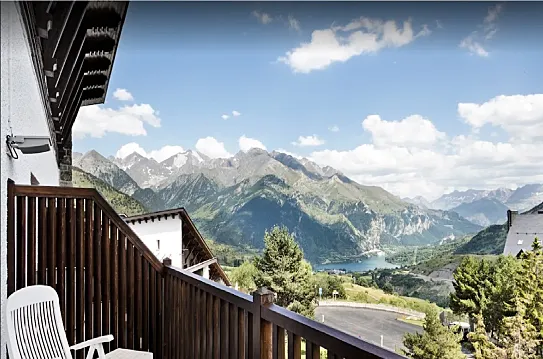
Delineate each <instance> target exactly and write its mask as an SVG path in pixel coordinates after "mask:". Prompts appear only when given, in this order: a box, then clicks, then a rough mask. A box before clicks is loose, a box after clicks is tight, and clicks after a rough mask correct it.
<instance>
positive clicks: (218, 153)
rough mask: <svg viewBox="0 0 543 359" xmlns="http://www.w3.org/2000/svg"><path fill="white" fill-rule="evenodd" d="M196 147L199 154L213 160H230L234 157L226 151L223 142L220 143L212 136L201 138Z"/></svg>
mask: <svg viewBox="0 0 543 359" xmlns="http://www.w3.org/2000/svg"><path fill="white" fill-rule="evenodd" d="M194 147H195V148H196V150H197V151H198V152H200V153H202V154H204V155H206V156H208V157H211V158H229V157H232V156H233V155H232V154H231V153H230V152H228V151H227V150H226V148H225V147H224V143H223V142H219V141H217V140H216V139H215V138H214V137H211V136H208V137H205V138H200V139H199V140H198V141H197V142H196V145H195V146H194Z"/></svg>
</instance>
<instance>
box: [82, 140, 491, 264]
mask: <svg viewBox="0 0 543 359" xmlns="http://www.w3.org/2000/svg"><path fill="white" fill-rule="evenodd" d="M138 156H139V155H130V156H128V157H126V158H124V159H122V160H119V159H114V160H108V159H105V158H104V157H103V156H99V158H97V162H98V163H92V161H90V160H86V161H79V162H78V163H79V165H80V166H81V167H82V168H83V169H84V170H85V171H87V172H90V173H92V174H93V175H95V176H96V177H98V178H100V179H102V180H104V181H105V182H106V183H108V184H111V185H112V186H114V187H116V188H118V189H119V190H121V191H123V192H125V193H128V194H130V195H132V196H133V197H134V198H135V199H137V200H138V201H140V202H141V203H143V204H144V205H145V206H146V207H147V208H149V209H151V210H163V209H168V208H175V207H185V208H187V210H188V211H189V212H190V213H191V216H192V218H193V219H194V220H195V221H196V222H197V224H198V228H199V229H200V231H202V232H203V233H204V234H205V235H207V236H210V237H212V238H213V239H215V240H217V241H219V242H221V243H227V244H230V245H234V246H250V247H254V248H262V247H263V245H264V243H263V236H264V232H265V230H267V229H269V228H270V227H271V226H273V225H276V224H280V225H285V226H287V227H288V229H289V230H290V231H291V232H292V233H294V235H295V237H296V239H297V241H298V242H299V243H300V245H301V246H302V248H303V250H304V252H305V255H306V256H307V257H308V258H309V259H310V260H312V261H314V262H320V261H323V260H325V259H328V260H348V259H354V258H357V257H360V256H361V255H362V253H364V252H366V251H369V250H373V249H378V248H380V247H381V246H382V245H383V244H394V245H410V244H429V243H437V242H441V241H442V240H444V239H446V238H451V237H455V236H459V235H463V234H467V233H475V232H477V231H479V230H480V229H481V227H480V226H478V225H476V224H473V223H471V222H469V221H468V220H466V219H464V218H463V217H461V216H459V215H458V214H457V213H455V212H450V211H442V210H431V209H426V208H422V207H419V206H417V205H413V204H410V203H407V202H404V201H402V200H401V199H400V198H398V197H396V196H394V195H392V194H391V193H389V192H387V191H385V190H384V189H382V188H380V187H375V186H363V185H360V184H358V183H356V182H354V181H352V180H351V179H349V178H348V177H346V176H345V175H343V174H342V173H340V172H339V171H336V170H334V169H333V168H330V167H320V166H319V165H317V164H316V163H314V162H311V161H309V160H307V159H303V160H299V159H296V158H294V157H292V156H289V155H287V154H284V153H280V152H275V151H274V152H271V153H268V152H266V151H264V150H260V149H252V150H250V151H248V152H239V153H238V154H236V155H235V156H234V157H231V158H228V159H210V158H207V157H205V156H204V155H202V154H199V153H198V152H194V151H187V152H183V153H179V154H176V155H174V156H172V157H170V158H169V159H167V160H165V161H163V162H161V163H157V162H156V161H154V160H149V159H146V158H144V157H143V159H142V158H140V157H141V156H139V157H138ZM85 157H87V158H89V156H88V154H85V155H83V156H81V158H85ZM131 176H134V177H137V179H136V178H134V179H132V178H131ZM120 178H122V179H123V180H120ZM113 179H115V180H113ZM136 182H137V183H136ZM138 184H140V185H139V186H138Z"/></svg>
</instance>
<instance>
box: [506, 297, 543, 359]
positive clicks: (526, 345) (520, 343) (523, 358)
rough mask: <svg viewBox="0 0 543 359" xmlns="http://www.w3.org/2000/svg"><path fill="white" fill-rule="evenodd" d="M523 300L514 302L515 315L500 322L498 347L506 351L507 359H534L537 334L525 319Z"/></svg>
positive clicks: (519, 299)
mask: <svg viewBox="0 0 543 359" xmlns="http://www.w3.org/2000/svg"><path fill="white" fill-rule="evenodd" d="M523 301H524V300H523V299H521V297H520V296H519V297H518V298H517V300H516V309H517V313H516V314H515V315H514V316H512V317H506V318H504V319H503V321H502V325H501V328H500V330H501V335H500V341H499V344H500V346H501V347H502V348H503V349H504V350H505V351H506V353H507V358H508V359H536V358H538V356H537V355H536V349H537V344H538V342H537V334H538V333H537V332H536V329H535V327H534V325H533V324H532V323H531V322H530V321H529V320H527V319H526V309H525V306H524V304H523Z"/></svg>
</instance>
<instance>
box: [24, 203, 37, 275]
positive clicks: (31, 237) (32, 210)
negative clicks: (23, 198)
mask: <svg viewBox="0 0 543 359" xmlns="http://www.w3.org/2000/svg"><path fill="white" fill-rule="evenodd" d="M26 217H27V232H26V235H27V237H26V238H27V244H28V248H27V252H26V254H27V260H26V261H27V263H28V268H27V278H26V285H35V284H36V282H37V279H36V277H37V272H36V270H37V269H36V264H37V263H36V261H37V258H36V247H37V243H36V197H28V203H27V216H26Z"/></svg>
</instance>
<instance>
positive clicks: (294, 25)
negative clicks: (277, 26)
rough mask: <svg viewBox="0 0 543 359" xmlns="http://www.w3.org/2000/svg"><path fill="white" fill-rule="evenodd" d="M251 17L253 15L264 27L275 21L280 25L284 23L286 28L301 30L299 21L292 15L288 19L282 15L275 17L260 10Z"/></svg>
mask: <svg viewBox="0 0 543 359" xmlns="http://www.w3.org/2000/svg"><path fill="white" fill-rule="evenodd" d="M251 15H253V16H254V17H255V18H256V19H257V20H258V22H260V23H261V24H264V25H268V24H270V23H272V22H274V21H277V22H279V23H283V24H284V25H285V26H286V27H288V28H289V29H291V30H295V31H300V30H301V25H300V21H298V20H297V19H296V18H295V17H294V16H292V15H288V16H287V17H286V18H285V17H283V16H282V15H279V16H276V17H273V16H272V15H270V14H268V13H265V12H261V11H258V10H255V11H253V12H252V13H251Z"/></svg>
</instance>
